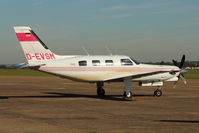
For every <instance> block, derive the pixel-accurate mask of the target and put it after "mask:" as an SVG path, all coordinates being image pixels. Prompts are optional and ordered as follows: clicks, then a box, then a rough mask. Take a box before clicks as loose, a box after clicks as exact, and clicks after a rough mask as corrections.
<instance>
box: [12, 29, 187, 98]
mask: <svg viewBox="0 0 199 133" xmlns="http://www.w3.org/2000/svg"><path fill="white" fill-rule="evenodd" d="M14 30H15V32H16V36H17V38H18V41H19V42H20V44H21V47H22V49H23V51H24V54H25V57H26V59H27V61H28V64H19V65H18V67H20V68H31V69H36V70H39V71H43V72H47V73H50V74H53V75H57V76H60V77H63V78H67V79H71V80H74V81H83V82H90V83H96V86H97V95H99V96H104V95H105V90H104V82H124V94H123V96H124V97H125V98H131V97H132V82H139V85H140V86H156V87H157V90H155V91H154V95H155V96H161V95H162V91H161V86H163V82H165V81H173V82H174V85H175V84H176V83H177V82H178V80H179V79H182V80H183V81H184V83H186V80H185V78H184V76H183V72H184V71H185V69H184V68H183V65H184V62H185V55H183V57H182V59H181V63H178V62H177V61H175V60H173V63H174V66H169V65H149V64H142V63H139V62H137V61H135V60H133V59H132V58H130V57H129V56H124V55H110V56H107V55H99V56H98V55H92V56H91V55H63V56H62V55H56V54H54V53H53V52H51V51H50V49H49V48H48V47H47V46H46V45H45V44H44V43H43V42H42V41H41V40H40V38H39V37H38V36H37V35H36V34H35V32H33V30H32V29H31V28H30V27H25V26H24V27H23V26H17V27H14Z"/></svg>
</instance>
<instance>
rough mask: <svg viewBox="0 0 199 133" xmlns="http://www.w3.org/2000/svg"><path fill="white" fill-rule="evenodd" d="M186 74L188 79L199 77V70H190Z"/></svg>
mask: <svg viewBox="0 0 199 133" xmlns="http://www.w3.org/2000/svg"><path fill="white" fill-rule="evenodd" d="M184 75H185V78H187V79H199V70H188V72H187V73H186V74H184Z"/></svg>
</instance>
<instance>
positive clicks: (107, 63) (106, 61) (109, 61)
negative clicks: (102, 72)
mask: <svg viewBox="0 0 199 133" xmlns="http://www.w3.org/2000/svg"><path fill="white" fill-rule="evenodd" d="M105 63H106V66H113V60H105Z"/></svg>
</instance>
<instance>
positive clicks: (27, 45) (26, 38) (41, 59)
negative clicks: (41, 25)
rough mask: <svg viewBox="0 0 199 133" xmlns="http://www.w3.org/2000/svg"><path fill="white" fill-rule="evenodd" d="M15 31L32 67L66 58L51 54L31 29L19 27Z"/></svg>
mask: <svg viewBox="0 0 199 133" xmlns="http://www.w3.org/2000/svg"><path fill="white" fill-rule="evenodd" d="M14 30H15V32H16V36H17V38H18V41H19V42H20V44H21V47H22V49H23V51H24V54H25V57H26V59H27V61H28V64H29V65H30V66H31V65H32V66H34V65H41V64H45V63H46V62H49V61H53V60H57V59H61V58H63V57H64V56H58V55H56V54H54V53H53V52H51V51H50V50H49V49H48V47H47V46H46V45H45V44H44V43H43V42H42V41H41V40H40V39H39V37H38V36H37V35H36V34H35V33H34V32H33V30H32V29H31V28H30V27H22V26H19V27H14Z"/></svg>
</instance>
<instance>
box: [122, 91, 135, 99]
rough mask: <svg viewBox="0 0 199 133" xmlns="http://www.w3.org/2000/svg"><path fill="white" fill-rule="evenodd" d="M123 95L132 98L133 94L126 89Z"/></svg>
mask: <svg viewBox="0 0 199 133" xmlns="http://www.w3.org/2000/svg"><path fill="white" fill-rule="evenodd" d="M123 96H124V98H132V96H133V94H132V92H131V91H129V92H128V93H126V91H124V94H123Z"/></svg>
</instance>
